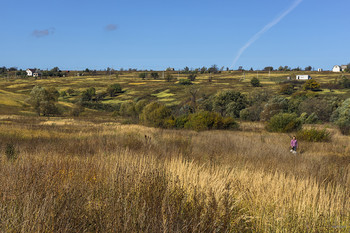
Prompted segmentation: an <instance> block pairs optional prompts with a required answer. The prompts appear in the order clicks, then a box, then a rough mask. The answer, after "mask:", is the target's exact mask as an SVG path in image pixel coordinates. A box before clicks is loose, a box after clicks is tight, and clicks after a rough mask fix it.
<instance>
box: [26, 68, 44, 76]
mask: <svg viewBox="0 0 350 233" xmlns="http://www.w3.org/2000/svg"><path fill="white" fill-rule="evenodd" d="M26 72H27V76H30V77H39V76H41V73H40V71H39V70H38V69H27V70H26Z"/></svg>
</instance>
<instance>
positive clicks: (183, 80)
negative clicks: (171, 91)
mask: <svg viewBox="0 0 350 233" xmlns="http://www.w3.org/2000/svg"><path fill="white" fill-rule="evenodd" d="M179 84H180V85H192V84H193V83H192V82H191V80H189V79H180V80H179Z"/></svg>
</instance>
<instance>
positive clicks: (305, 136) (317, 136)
mask: <svg viewBox="0 0 350 233" xmlns="http://www.w3.org/2000/svg"><path fill="white" fill-rule="evenodd" d="M297 138H298V139H299V140H301V141H308V142H328V141H330V139H331V136H330V133H329V132H328V131H327V130H325V129H322V130H318V129H315V128H312V129H303V130H300V131H299V132H297Z"/></svg>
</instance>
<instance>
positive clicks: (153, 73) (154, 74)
mask: <svg viewBox="0 0 350 233" xmlns="http://www.w3.org/2000/svg"><path fill="white" fill-rule="evenodd" d="M151 77H152V78H154V79H157V78H159V74H158V72H152V73H151Z"/></svg>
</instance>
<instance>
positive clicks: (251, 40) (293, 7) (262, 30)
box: [232, 0, 303, 67]
mask: <svg viewBox="0 0 350 233" xmlns="http://www.w3.org/2000/svg"><path fill="white" fill-rule="evenodd" d="M302 1H303V0H296V1H294V3H293V4H292V5H291V6H290V7H289V8H288V9H287V10H286V11H284V12H283V13H282V14H281V15H279V16H278V17H277V18H275V19H274V20H272V21H271V22H270V23H268V24H267V25H266V26H265V27H263V29H261V30H260V31H259V32H258V33H256V34H255V35H254V36H253V37H252V38H250V39H249V40H248V41H247V43H246V44H245V45H244V46H243V47H242V48H240V50H239V51H238V53H237V55H236V57H235V59H234V60H233V63H232V67H234V66H235V65H236V63H237V61H238V59H239V58H240V57H241V55H242V54H243V53H244V51H245V50H246V49H247V48H249V46H251V45H252V44H253V43H254V42H255V41H257V40H258V39H259V38H260V37H261V36H262V35H263V34H264V33H265V32H267V31H268V30H269V29H270V28H272V27H273V26H275V25H276V24H278V23H279V22H280V21H281V20H282V19H283V18H284V17H286V16H287V15H288V14H289V13H290V12H292V11H293V10H294V9H295V8H296V7H297V6H298V5H299V4H300V3H301V2H302Z"/></svg>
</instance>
